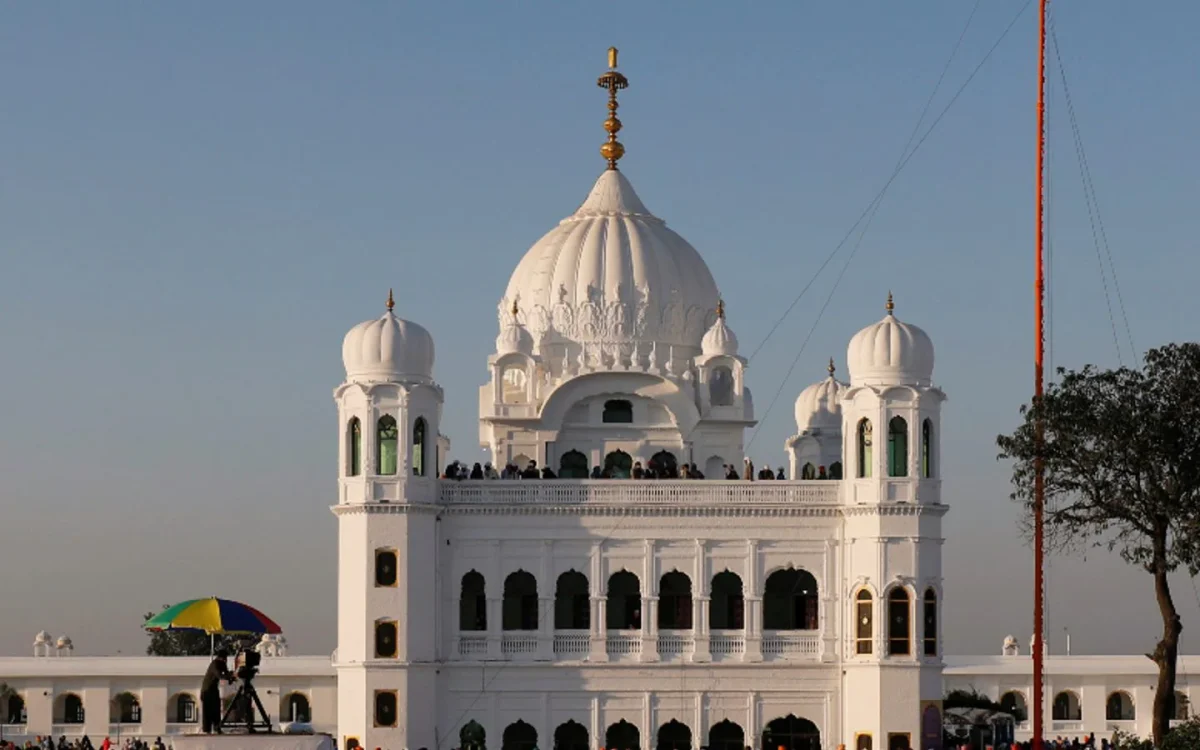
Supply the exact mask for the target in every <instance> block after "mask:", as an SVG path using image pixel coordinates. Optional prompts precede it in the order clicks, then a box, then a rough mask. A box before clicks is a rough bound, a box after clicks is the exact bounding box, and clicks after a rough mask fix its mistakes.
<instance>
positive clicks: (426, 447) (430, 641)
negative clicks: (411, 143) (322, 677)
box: [333, 292, 444, 747]
mask: <svg viewBox="0 0 1200 750" xmlns="http://www.w3.org/2000/svg"><path fill="white" fill-rule="evenodd" d="M393 306H394V301H393V298H392V294H391V292H388V301H387V310H386V311H385V312H384V314H383V316H382V317H380V318H378V319H373V320H368V321H365V322H363V323H360V324H358V325H357V326H355V327H354V328H352V329H351V330H350V332H349V333H347V334H346V338H345V340H344V341H343V343H342V360H343V363H344V364H345V368H346V380H345V382H343V383H342V384H341V385H340V386H338V387H337V389H335V390H334V401H335V402H336V403H337V408H338V425H337V430H338V446H339V448H338V503H337V505H335V506H334V507H333V513H334V515H336V516H337V519H338V645H337V650H336V651H335V652H334V667H335V668H336V670H337V675H338V732H339V734H340V735H341V737H340V738H339V742H338V744H339V746H341V747H345V746H347V742H348V740H357V741H358V743H359V744H360V745H361V746H363V747H377V746H379V747H420V746H428V747H432V746H433V745H434V744H436V743H435V742H434V722H433V717H434V716H435V715H436V711H435V708H436V705H435V696H436V689H435V688H436V679H437V678H436V670H435V660H436V658H437V653H436V644H437V635H436V630H435V628H436V621H435V618H433V617H429V616H428V613H430V612H433V611H436V606H437V601H436V585H435V572H434V566H433V565H432V562H431V561H432V560H433V559H434V557H435V554H436V551H437V550H436V546H435V545H436V537H437V531H438V529H437V514H436V512H435V503H436V501H437V465H438V456H437V453H438V450H437V446H438V445H439V444H444V439H442V438H441V437H440V434H439V430H438V426H439V423H440V421H441V411H442V401H443V396H442V389H441V387H439V386H438V385H437V384H436V383H435V382H434V381H433V337H431V336H430V335H429V332H428V331H426V330H425V329H424V328H422V327H421V326H419V325H417V324H416V323H412V322H409V321H407V320H403V319H400V318H397V317H396V316H395V315H394V314H393V312H392V308H393ZM409 612H417V613H420V614H419V615H418V616H415V617H409Z"/></svg>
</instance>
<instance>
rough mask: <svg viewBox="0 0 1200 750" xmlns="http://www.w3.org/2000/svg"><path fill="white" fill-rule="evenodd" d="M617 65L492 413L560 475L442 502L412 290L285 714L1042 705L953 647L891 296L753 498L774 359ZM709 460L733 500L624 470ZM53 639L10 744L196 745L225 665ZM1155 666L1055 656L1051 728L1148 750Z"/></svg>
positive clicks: (434, 729) (494, 394)
mask: <svg viewBox="0 0 1200 750" xmlns="http://www.w3.org/2000/svg"><path fill="white" fill-rule="evenodd" d="M611 62H612V64H613V68H614V69H613V70H610V71H609V72H608V73H606V74H605V75H604V76H602V77H601V79H600V84H601V86H603V87H605V88H607V89H609V91H610V104H609V113H610V114H609V119H608V120H607V121H606V122H605V128H606V130H607V131H608V132H609V134H610V137H609V142H608V143H606V144H605V145H604V147H603V149H602V153H603V155H604V156H605V157H606V159H607V160H608V162H609V168H608V169H607V170H606V171H604V172H603V173H602V174H601V175H600V177H599V179H598V180H597V181H596V183H595V185H594V187H593V188H592V190H591V192H590V193H589V194H588V195H587V197H586V199H585V200H584V202H583V204H582V205H581V206H580V207H579V209H578V210H577V211H575V212H574V213H573V214H572V215H570V216H569V217H567V218H566V219H564V220H563V221H562V222H560V223H559V224H558V225H557V226H556V227H554V228H553V229H551V230H550V232H548V233H547V234H546V235H545V236H544V237H543V238H542V239H540V240H538V241H537V242H536V243H535V244H534V245H533V247H532V248H531V249H530V250H529V251H528V252H527V253H526V254H525V256H524V257H523V258H522V259H521V260H520V261H519V262H518V263H517V265H516V270H515V271H514V272H513V275H512V277H511V279H510V281H509V284H508V287H507V288H506V289H505V290H504V293H503V296H502V298H501V299H500V301H499V306H498V310H499V335H498V337H497V339H496V350H495V352H494V353H493V354H491V355H490V356H489V357H488V359H487V368H488V374H489V379H488V382H487V383H486V384H485V385H483V386H482V387H481V389H480V394H479V415H480V441H481V443H482V444H483V445H484V447H485V448H486V449H488V450H489V451H490V452H491V457H492V462H493V465H495V466H496V467H501V466H504V465H505V464H509V463H515V464H517V465H518V466H519V467H521V468H525V467H526V466H527V465H528V463H529V462H531V461H533V462H536V464H537V466H539V467H542V466H548V467H551V468H552V469H553V470H554V471H555V472H556V473H557V475H558V476H559V477H560V478H558V479H544V480H537V481H532V480H529V481H506V480H490V481H489V480H473V481H472V480H468V481H451V480H443V479H439V478H438V470H439V466H440V465H441V464H442V463H443V462H444V461H445V460H446V458H447V457H448V456H449V443H448V441H447V440H446V439H445V438H444V437H443V436H442V435H441V432H440V421H441V414H442V404H443V392H442V389H441V388H440V387H439V386H438V385H437V382H436V381H435V379H434V342H433V337H432V336H431V334H430V333H429V332H428V331H426V330H425V329H424V328H422V327H421V326H420V325H418V324H416V323H413V322H410V321H406V320H403V319H401V318H399V317H397V316H396V315H395V314H394V312H393V301H392V298H391V296H390V295H389V298H388V304H387V309H386V310H385V311H384V313H383V315H382V317H379V318H377V319H371V320H368V321H366V322H364V323H361V324H359V325H357V326H355V327H354V328H353V329H352V330H351V331H350V332H349V333H348V334H347V335H346V337H345V340H344V343H343V348H342V356H343V361H344V364H345V369H346V380H345V382H344V383H342V384H341V385H340V386H339V387H338V388H337V389H336V390H335V392H334V398H335V401H336V404H337V413H338V421H337V428H336V429H337V430H338V433H339V436H340V439H339V441H338V442H339V445H340V446H341V447H340V451H339V457H338V471H339V481H338V497H337V500H336V504H335V505H334V507H333V512H334V513H335V515H336V516H337V519H338V529H339V531H338V545H339V579H338V613H339V615H338V646H337V650H336V651H335V652H334V654H333V657H332V659H329V658H325V657H286V656H270V655H268V657H267V658H266V659H265V660H264V667H263V675H262V677H261V678H260V680H259V690H260V693H261V692H263V691H264V690H265V691H266V695H267V696H268V699H267V702H268V706H269V708H270V709H271V710H273V711H274V710H276V709H277V710H278V714H276V716H284V717H285V718H296V717H299V716H301V715H307V716H309V717H310V718H311V719H312V721H313V723H314V724H315V725H316V727H317V728H318V729H323V730H326V731H330V732H333V733H336V734H337V735H338V737H339V744H340V745H341V746H343V747H354V746H356V745H361V746H363V747H367V748H374V747H382V748H421V747H425V748H435V747H437V748H445V747H471V748H473V749H476V748H482V747H484V746H490V747H492V748H493V749H495V748H503V750H532V749H533V748H535V747H540V748H549V747H554V748H558V749H559V750H589V749H590V748H595V747H608V748H622V749H626V748H648V747H656V748H659V749H660V750H685V749H686V750H691V749H693V748H698V747H701V746H707V747H709V748H713V749H714V750H741V748H744V747H746V746H752V747H754V748H766V749H770V750H774V749H775V748H787V750H816V748H820V747H824V748H835V747H838V746H839V745H842V744H845V745H846V746H847V747H851V748H855V750H875V749H876V748H879V749H883V748H887V749H889V750H890V749H892V748H908V747H910V746H911V747H938V746H940V741H941V730H942V720H941V699H942V697H943V694H944V691H945V690H947V689H950V688H955V687H962V688H968V687H973V688H975V689H978V690H980V691H982V692H986V693H988V694H989V695H992V696H993V697H994V698H997V699H999V698H1001V697H1002V696H1008V697H1007V698H1006V700H1008V701H1010V702H1012V703H1013V704H1014V705H1017V707H1019V704H1020V702H1021V701H1023V700H1024V697H1025V696H1027V695H1028V694H1029V682H1030V679H1029V674H1030V671H1031V670H1030V666H1029V659H1028V657H1027V656H1026V657H1021V656H1018V655H1014V654H1013V653H1012V649H1011V648H1009V649H1008V651H1009V653H1008V655H1006V656H1004V657H997V658H987V657H969V658H962V659H946V658H945V657H944V655H943V651H942V633H941V630H940V623H941V622H942V617H941V607H942V590H943V578H942V558H941V548H942V542H943V536H942V517H943V516H944V515H945V514H946V512H947V510H948V508H949V506H950V503H949V502H948V501H949V498H943V497H942V494H941V487H942V483H941V476H942V469H943V466H942V462H941V454H940V444H941V439H942V434H941V429H940V414H941V407H942V402H943V401H944V400H945V398H946V397H945V394H944V393H943V392H942V390H941V389H940V388H939V387H938V386H937V385H936V384H935V381H934V349H933V344H932V342H931V340H930V338H929V336H927V335H926V334H925V332H924V331H922V330H921V329H920V328H918V327H917V326H915V325H912V324H909V323H905V322H902V321H901V320H900V319H899V318H898V317H897V316H896V315H895V312H894V309H893V303H892V299H891V296H890V295H888V298H887V304H886V309H885V310H884V311H883V312H884V314H883V316H882V317H881V318H880V319H878V320H877V321H876V322H872V323H870V324H869V325H867V326H866V327H865V328H863V329H862V330H861V331H859V332H858V333H857V334H855V335H854V337H853V338H852V339H851V340H850V342H849V345H848V349H847V356H846V364H847V369H848V382H841V381H839V380H837V379H836V378H835V374H836V373H835V371H834V368H833V363H832V362H831V363H830V368H829V376H828V378H826V379H825V380H822V381H821V382H818V383H816V384H814V385H813V386H810V387H809V388H807V389H805V390H804V391H803V392H802V393H801V394H800V396H799V398H798V399H797V401H796V422H797V425H796V427H797V434H796V435H795V436H794V437H792V438H790V439H789V440H788V441H787V444H786V449H787V452H788V456H789V462H790V466H789V469H790V474H789V476H790V477H793V478H794V479H790V480H786V481H770V482H767V481H754V482H750V481H744V480H727V479H725V478H724V474H725V469H724V468H723V467H725V466H728V465H732V466H734V467H735V470H736V471H738V472H739V473H740V472H741V471H742V464H743V439H744V433H745V429H746V428H747V427H751V426H753V425H754V424H755V421H754V404H753V398H752V396H751V392H750V389H749V388H748V387H747V381H746V369H747V364H748V363H747V360H746V359H745V358H743V357H741V356H740V355H739V354H738V341H737V337H736V336H735V335H734V332H733V330H732V328H731V326H730V322H729V320H728V319H727V316H726V314H725V309H724V305H723V303H722V302H721V300H720V295H719V292H718V289H717V285H716V283H715V282H714V280H713V277H712V275H711V274H710V272H709V270H708V268H707V266H706V265H705V263H704V261H703V259H702V258H701V256H700V254H699V253H698V252H697V251H696V250H695V249H694V248H693V247H692V246H691V245H689V244H688V243H687V241H685V240H684V239H683V238H682V237H680V236H679V235H678V234H676V233H675V232H674V231H672V230H671V229H669V228H668V227H667V225H666V224H665V223H664V222H663V220H662V219H660V218H658V217H656V216H654V215H653V214H652V213H651V212H650V211H649V209H648V208H647V207H646V206H645V204H643V203H642V201H641V200H640V199H639V197H638V196H637V194H636V193H635V192H634V189H633V186H632V185H631V184H630V182H629V180H628V179H627V178H626V177H625V176H624V175H623V174H622V173H621V172H620V171H618V169H617V168H616V163H617V160H618V159H619V158H620V156H621V153H623V148H622V147H621V146H620V144H619V143H618V142H617V141H616V133H617V132H618V131H619V130H620V127H621V126H620V122H619V121H618V120H617V119H616V116H615V113H616V92H617V91H618V90H620V89H621V88H623V87H624V86H625V85H627V82H626V81H625V79H624V77H623V76H621V75H620V74H619V73H617V72H616V71H615V54H614V56H613V59H612V61H611ZM880 301H881V302H882V295H881V299H880ZM863 316H864V319H867V318H868V316H872V313H871V311H869V310H864V311H863ZM872 317H873V316H872ZM684 464H687V465H690V466H691V467H695V468H698V469H699V470H700V471H702V472H703V474H704V475H706V477H707V479H705V480H703V481H701V480H698V479H653V480H650V479H645V480H637V479H625V478H607V477H609V476H612V477H626V476H629V474H630V473H631V472H634V471H639V470H640V469H644V468H649V467H651V466H653V467H654V468H655V469H656V470H657V471H659V472H662V473H668V474H669V473H673V472H674V471H675V470H676V468H677V467H681V466H682V465H684ZM639 465H640V466H639ZM596 471H599V472H603V474H604V476H605V478H594V479H593V478H587V477H589V475H591V474H593V472H596ZM46 642H47V641H46V639H42V640H40V641H39V644H40V645H38V646H35V652H36V653H37V655H35V657H34V658H32V659H28V658H26V659H6V660H0V680H3V681H7V682H8V683H9V684H10V685H11V686H12V687H14V688H15V689H16V690H17V691H18V693H17V695H16V696H14V698H13V699H12V700H11V701H10V705H9V706H7V707H2V708H5V710H4V711H3V713H0V721H5V722H6V723H8V724H9V726H8V727H7V731H8V732H9V733H13V732H20V733H22V734H41V733H48V732H53V733H54V734H55V735H58V734H81V733H89V734H91V735H94V736H101V735H103V734H105V733H107V734H110V735H111V734H115V732H114V731H113V727H114V725H115V724H116V723H117V722H115V721H114V720H113V716H117V717H118V719H122V718H128V719H133V713H131V711H132V708H131V707H132V706H133V705H134V704H136V705H137V707H138V709H137V721H136V722H133V721H129V722H125V721H122V722H120V723H121V724H122V725H125V724H129V725H130V726H127V727H126V733H127V734H128V733H136V734H142V735H151V736H153V735H155V734H162V733H167V734H170V733H178V732H181V731H187V730H189V729H190V728H191V724H192V722H194V720H195V705H196V701H195V699H194V695H195V691H196V688H197V686H198V682H199V679H200V675H201V673H202V672H203V661H202V660H191V659H155V658H145V657H142V658H110V659H82V658H55V657H54V656H50V655H48V653H49V652H50V649H49V648H48V647H47V646H46ZM39 648H40V649H41V650H40V651H38V649H39ZM54 652H55V653H58V651H57V650H55V651H54ZM1196 667H1200V663H1197V664H1196V665H1194V667H1193V669H1194V668H1196ZM1152 670H1153V665H1152V664H1151V663H1150V662H1149V661H1148V660H1145V659H1144V658H1134V657H1116V658H1109V659H1103V658H1091V657H1055V658H1052V659H1050V660H1049V666H1048V670H1047V674H1048V675H1049V678H1048V679H1049V686H1050V689H1049V691H1048V695H1047V705H1048V707H1049V706H1051V704H1053V707H1054V716H1055V720H1054V721H1053V722H1052V723H1051V724H1050V725H1049V726H1050V731H1051V732H1052V733H1064V734H1067V733H1070V734H1079V733H1082V732H1084V731H1096V732H1097V733H1103V732H1105V731H1107V730H1109V729H1110V728H1111V727H1114V726H1119V727H1121V728H1127V729H1131V730H1134V731H1137V732H1141V733H1146V732H1147V731H1148V729H1149V711H1148V707H1149V705H1150V702H1151V698H1150V696H1149V694H1148V693H1147V691H1148V690H1149V689H1150V688H1149V686H1150V685H1151V684H1152V679H1151V676H1152V673H1153V672H1152ZM335 674H336V678H335V677H334V675H335ZM335 679H336V690H335V687H334V680H335ZM1057 692H1062V693H1063V695H1065V696H1067V697H1064V698H1062V699H1061V700H1060V699H1059V698H1058V697H1056V693H1057ZM335 695H336V711H335ZM297 696H299V697H302V698H303V699H304V702H303V704H300V703H299V698H298V697H297ZM1018 696H1019V697H1020V699H1018ZM1113 696H1116V697H1115V698H1114V697H1113ZM1121 696H1124V697H1121ZM185 697H186V700H185ZM131 699H132V701H133V703H131V702H130V701H131ZM1126 699H1127V702H1125V701H1126ZM276 701H278V705H276ZM1072 701H1073V703H1072ZM1114 701H1115V703H1114ZM1060 702H1062V703H1063V705H1062V706H1061V708H1062V710H1061V711H1060V710H1059V708H1060V705H1059V704H1060ZM298 705H300V706H301V707H302V708H303V709H304V712H306V714H302V713H301V712H300V711H299V710H298V708H297V706H298ZM1114 706H1115V713H1114V711H1113V710H1106V709H1113V707H1114ZM114 712H115V713H114ZM1060 715H1061V719H1060V718H1059V717H1060ZM134 729H136V731H133V730H134ZM1024 731H1025V733H1026V734H1027V733H1028V730H1027V729H1025V730H1024Z"/></svg>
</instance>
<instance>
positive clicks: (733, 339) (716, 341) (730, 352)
mask: <svg viewBox="0 0 1200 750" xmlns="http://www.w3.org/2000/svg"><path fill="white" fill-rule="evenodd" d="M737 352H738V340H737V336H736V335H734V333H733V329H731V328H730V327H729V326H728V325H726V323H725V303H724V302H720V301H718V302H717V320H716V322H715V323H713V324H712V327H711V328H709V329H708V332H707V333H705V334H704V338H703V339H701V340H700V353H701V354H703V355H706V356H709V357H716V356H720V355H725V356H729V357H736V356H737Z"/></svg>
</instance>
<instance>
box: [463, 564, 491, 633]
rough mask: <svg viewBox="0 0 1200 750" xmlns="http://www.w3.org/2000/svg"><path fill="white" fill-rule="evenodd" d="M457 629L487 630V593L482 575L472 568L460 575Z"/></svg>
mask: <svg viewBox="0 0 1200 750" xmlns="http://www.w3.org/2000/svg"><path fill="white" fill-rule="evenodd" d="M458 629H459V630H466V631H480V630H487V594H486V593H485V592H484V581H483V576H482V575H480V574H479V573H478V572H476V571H474V570H472V571H471V572H469V573H467V574H466V575H464V576H463V577H462V596H461V597H460V598H459V600H458Z"/></svg>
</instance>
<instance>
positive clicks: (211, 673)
mask: <svg viewBox="0 0 1200 750" xmlns="http://www.w3.org/2000/svg"><path fill="white" fill-rule="evenodd" d="M228 658H229V652H228V651H227V650H225V649H224V648H219V649H217V651H216V653H214V654H213V660H212V662H211V663H210V664H209V665H208V669H207V670H206V671H205V672H204V681H203V682H201V683H200V716H201V720H202V722H203V725H204V733H205V734H212V733H214V732H216V733H217V734H220V733H221V680H227V681H229V682H233V674H232V673H231V672H230V671H229V666H228V665H226V663H225V660H226V659H228Z"/></svg>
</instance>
